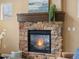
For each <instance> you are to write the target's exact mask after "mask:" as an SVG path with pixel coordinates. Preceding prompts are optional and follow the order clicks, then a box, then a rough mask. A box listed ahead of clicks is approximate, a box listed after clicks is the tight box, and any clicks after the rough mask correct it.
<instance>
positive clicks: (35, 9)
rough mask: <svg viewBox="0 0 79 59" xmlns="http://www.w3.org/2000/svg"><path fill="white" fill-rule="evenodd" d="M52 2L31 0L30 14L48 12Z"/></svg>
mask: <svg viewBox="0 0 79 59" xmlns="http://www.w3.org/2000/svg"><path fill="white" fill-rule="evenodd" d="M49 1H50V0H41V1H40V0H29V8H28V9H29V13H40V12H48V9H49Z"/></svg>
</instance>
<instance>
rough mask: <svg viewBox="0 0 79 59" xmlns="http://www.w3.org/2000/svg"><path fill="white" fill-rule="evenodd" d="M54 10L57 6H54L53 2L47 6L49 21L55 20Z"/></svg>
mask: <svg viewBox="0 0 79 59" xmlns="http://www.w3.org/2000/svg"><path fill="white" fill-rule="evenodd" d="M56 11H57V8H56V5H55V4H53V5H50V6H49V22H50V21H53V22H55V13H56Z"/></svg>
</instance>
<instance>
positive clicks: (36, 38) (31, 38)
mask: <svg viewBox="0 0 79 59" xmlns="http://www.w3.org/2000/svg"><path fill="white" fill-rule="evenodd" d="M28 51H29V52H39V53H51V30H28Z"/></svg>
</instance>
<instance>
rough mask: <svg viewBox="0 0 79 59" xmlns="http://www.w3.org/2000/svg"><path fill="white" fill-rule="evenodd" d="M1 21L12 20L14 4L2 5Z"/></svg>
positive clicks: (0, 9)
mask: <svg viewBox="0 0 79 59" xmlns="http://www.w3.org/2000/svg"><path fill="white" fill-rule="evenodd" d="M0 13H1V14H0V15H1V17H0V18H1V20H5V19H10V18H11V17H12V15H13V7H12V3H2V4H1V8H0Z"/></svg>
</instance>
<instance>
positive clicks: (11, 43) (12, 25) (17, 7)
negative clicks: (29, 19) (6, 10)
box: [1, 0, 28, 52]
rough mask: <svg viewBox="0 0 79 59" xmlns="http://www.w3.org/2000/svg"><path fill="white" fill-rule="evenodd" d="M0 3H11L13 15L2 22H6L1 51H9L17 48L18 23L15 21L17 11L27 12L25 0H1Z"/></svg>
mask: <svg viewBox="0 0 79 59" xmlns="http://www.w3.org/2000/svg"><path fill="white" fill-rule="evenodd" d="M1 3H12V6H13V11H12V12H13V15H12V17H10V19H5V20H3V22H4V23H5V24H6V30H7V37H6V39H5V40H4V41H5V47H6V48H4V49H3V50H4V51H3V52H11V51H17V50H19V25H18V22H17V15H16V14H17V13H27V10H28V8H27V6H28V4H27V3H28V1H27V0H2V2H1Z"/></svg>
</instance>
